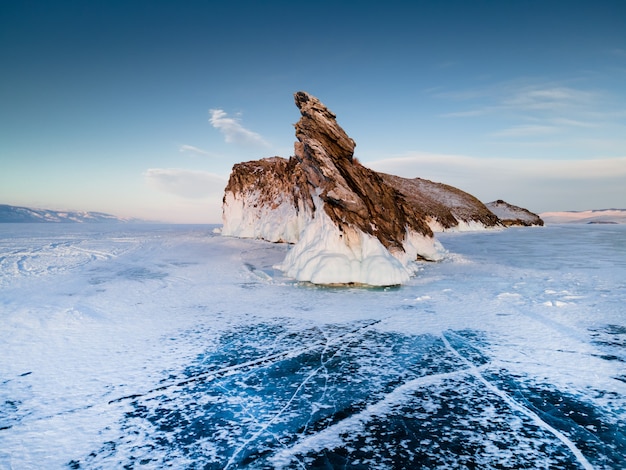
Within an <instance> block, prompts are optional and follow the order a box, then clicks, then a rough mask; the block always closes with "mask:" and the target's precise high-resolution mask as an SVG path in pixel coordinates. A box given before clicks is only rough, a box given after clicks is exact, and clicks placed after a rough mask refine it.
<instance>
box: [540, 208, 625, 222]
mask: <svg viewBox="0 0 626 470" xmlns="http://www.w3.org/2000/svg"><path fill="white" fill-rule="evenodd" d="M539 215H540V216H541V218H542V219H543V220H544V221H545V222H546V223H548V224H626V209H600V210H589V211H562V212H543V213H542V214H539Z"/></svg>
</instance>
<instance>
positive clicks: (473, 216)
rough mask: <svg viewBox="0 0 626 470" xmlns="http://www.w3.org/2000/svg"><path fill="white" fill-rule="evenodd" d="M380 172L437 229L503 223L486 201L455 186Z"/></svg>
mask: <svg viewBox="0 0 626 470" xmlns="http://www.w3.org/2000/svg"><path fill="white" fill-rule="evenodd" d="M380 175H381V176H382V178H383V179H384V180H385V183H387V184H388V185H390V186H392V187H394V188H395V189H396V190H398V191H399V192H400V193H401V194H402V195H403V196H404V197H405V198H406V200H407V202H408V203H409V204H410V205H412V206H413V208H414V210H416V211H420V212H422V213H423V214H424V215H425V217H426V219H427V220H428V224H429V226H430V228H431V230H432V231H433V232H444V231H473V230H481V229H485V228H492V227H498V226H500V225H501V224H500V220H499V219H498V217H497V216H496V215H494V213H492V212H491V211H490V210H489V209H488V208H487V207H485V205H484V204H483V203H482V202H480V201H479V200H478V199H477V198H475V197H474V196H472V195H471V194H469V193H466V192H465V191H462V190H460V189H458V188H455V187H454V186H449V185H447V184H443V183H435V182H433V181H429V180H426V179H422V178H413V179H408V178H402V177H400V176H395V175H388V174H385V173H380Z"/></svg>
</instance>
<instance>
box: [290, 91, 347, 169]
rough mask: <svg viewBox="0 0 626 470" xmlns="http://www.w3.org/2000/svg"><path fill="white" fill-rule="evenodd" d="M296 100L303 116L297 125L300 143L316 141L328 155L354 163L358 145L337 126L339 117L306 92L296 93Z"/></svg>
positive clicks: (297, 135)
mask: <svg viewBox="0 0 626 470" xmlns="http://www.w3.org/2000/svg"><path fill="white" fill-rule="evenodd" d="M294 98H295V101H296V106H297V107H298V109H299V110H300V113H301V114H302V117H301V118H300V120H299V121H298V122H297V123H296V138H297V139H298V140H299V141H300V142H305V141H315V142H317V143H318V144H319V145H321V146H322V148H323V150H324V151H326V152H327V153H328V155H330V156H332V157H334V158H346V159H348V160H349V161H352V156H353V155H354V148H355V147H356V144H355V142H354V140H352V139H351V138H350V137H348V134H346V132H345V131H344V130H343V129H342V128H341V126H339V124H337V116H336V115H335V114H334V113H333V112H332V111H330V110H329V109H328V108H327V107H326V106H324V105H323V104H322V102H321V101H320V100H318V99H317V98H315V97H314V96H311V95H309V94H308V93H306V92H305V91H298V92H296V93H295V94H294Z"/></svg>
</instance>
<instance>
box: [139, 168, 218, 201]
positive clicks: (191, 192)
mask: <svg viewBox="0 0 626 470" xmlns="http://www.w3.org/2000/svg"><path fill="white" fill-rule="evenodd" d="M143 176H144V180H145V182H146V184H148V186H150V187H152V188H154V189H156V190H158V191H161V192H165V193H169V194H174V195H176V196H179V197H182V198H186V199H203V198H210V197H215V196H216V195H219V194H221V193H223V191H224V188H225V187H226V178H223V177H221V176H219V175H216V174H214V173H209V172H208V171H198V170H184V169H180V168H150V169H148V170H146V171H145V173H144V174H143Z"/></svg>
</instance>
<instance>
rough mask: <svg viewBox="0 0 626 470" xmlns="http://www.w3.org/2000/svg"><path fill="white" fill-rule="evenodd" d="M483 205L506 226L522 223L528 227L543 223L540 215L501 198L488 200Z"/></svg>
mask: <svg viewBox="0 0 626 470" xmlns="http://www.w3.org/2000/svg"><path fill="white" fill-rule="evenodd" d="M485 205H486V206H487V208H489V210H490V211H491V212H493V213H494V214H495V215H497V216H498V217H499V218H500V219H501V220H502V223H503V224H504V225H506V226H510V225H523V226H526V227H530V226H533V225H540V226H542V225H543V220H541V217H539V216H538V215H537V214H534V213H532V212H530V211H529V210H528V209H524V208H522V207H518V206H514V205H513V204H509V203H508V202H505V201H503V200H502V199H498V200H497V201H493V202H489V203H487V204H485Z"/></svg>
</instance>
